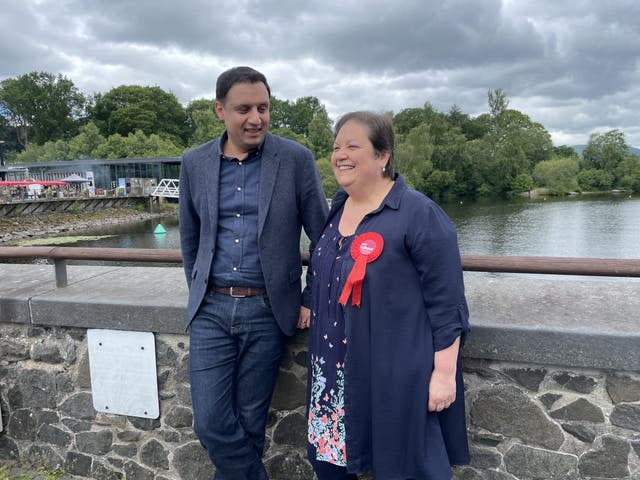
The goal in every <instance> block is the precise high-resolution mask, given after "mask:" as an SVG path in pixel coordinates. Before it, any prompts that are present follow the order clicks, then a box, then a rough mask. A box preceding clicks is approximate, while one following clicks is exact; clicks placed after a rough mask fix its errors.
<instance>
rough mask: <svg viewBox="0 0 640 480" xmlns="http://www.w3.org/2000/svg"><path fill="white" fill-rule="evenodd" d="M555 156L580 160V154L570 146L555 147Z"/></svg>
mask: <svg viewBox="0 0 640 480" xmlns="http://www.w3.org/2000/svg"><path fill="white" fill-rule="evenodd" d="M553 155H554V156H556V157H569V158H575V159H576V160H577V159H578V158H580V156H579V155H578V152H576V151H575V149H574V148H573V147H570V146H568V145H560V146H559V147H553Z"/></svg>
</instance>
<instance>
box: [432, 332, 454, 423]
mask: <svg viewBox="0 0 640 480" xmlns="http://www.w3.org/2000/svg"><path fill="white" fill-rule="evenodd" d="M459 348H460V337H457V338H456V339H455V341H454V342H453V343H452V344H451V345H449V346H448V347H447V348H445V349H443V350H439V351H437V352H436V353H435V355H434V357H433V372H431V380H429V404H428V405H427V410H428V411H430V412H441V411H442V410H444V409H445V408H449V405H451V404H452V403H453V402H454V401H455V399H456V367H457V359H458V349H459Z"/></svg>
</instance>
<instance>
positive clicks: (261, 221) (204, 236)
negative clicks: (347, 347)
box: [180, 133, 328, 335]
mask: <svg viewBox="0 0 640 480" xmlns="http://www.w3.org/2000/svg"><path fill="white" fill-rule="evenodd" d="M220 154H221V149H220V139H219V138H218V139H216V140H212V141H211V142H208V143H205V144H204V145H200V146H199V147H196V148H195V149H193V150H191V151H189V152H187V153H185V155H184V156H183V158H182V166H181V169H180V244H181V245H180V246H181V249H182V258H183V261H184V269H185V274H186V276H187V284H188V285H189V302H188V305H187V327H188V326H189V324H190V323H191V320H193V317H194V315H195V314H196V312H197V311H198V308H199V307H200V304H201V303H202V300H203V298H204V296H205V294H206V292H207V288H208V282H209V274H210V270H211V264H212V261H213V256H214V254H215V248H216V234H217V226H218V201H219V195H218V185H219V180H220ZM260 161H261V162H262V163H261V167H260V190H259V193H258V198H259V200H258V201H259V205H258V244H259V249H260V264H261V265H262V273H263V275H264V281H265V286H266V289H267V295H268V297H269V302H270V303H271V308H272V309H273V314H274V316H275V319H276V321H277V322H278V325H279V326H280V329H281V330H282V331H283V332H284V333H285V334H287V335H293V334H294V333H295V330H296V324H297V322H298V316H299V312H300V305H301V303H302V304H303V305H304V306H306V307H309V308H310V306H311V292H310V286H311V283H312V278H311V277H312V276H311V274H310V272H307V277H306V280H307V283H306V287H305V290H304V292H303V293H302V288H301V276H302V263H301V258H300V234H301V228H304V231H305V232H306V234H307V236H308V237H309V238H310V239H311V249H313V248H314V246H315V243H316V241H317V239H318V237H319V236H320V234H321V233H322V230H323V228H324V222H325V219H326V216H327V212H328V206H327V200H326V198H325V195H324V192H323V190H322V183H321V181H320V175H319V173H318V170H317V168H316V165H315V162H314V159H313V155H312V154H311V152H310V151H309V150H308V149H307V148H305V147H303V146H302V145H300V144H298V143H296V142H293V141H291V140H287V139H284V138H281V137H277V136H275V135H272V134H270V133H267V135H266V137H265V140H264V143H263V147H262V156H261V160H260Z"/></svg>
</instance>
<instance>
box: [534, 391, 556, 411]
mask: <svg viewBox="0 0 640 480" xmlns="http://www.w3.org/2000/svg"><path fill="white" fill-rule="evenodd" d="M561 398H562V395H560V394H557V393H545V394H544V395H540V396H539V397H538V400H540V401H541V402H542V404H543V405H544V406H545V407H546V408H547V410H548V409H550V408H551V407H553V404H554V403H556V402H557V401H558V400H560V399H561Z"/></svg>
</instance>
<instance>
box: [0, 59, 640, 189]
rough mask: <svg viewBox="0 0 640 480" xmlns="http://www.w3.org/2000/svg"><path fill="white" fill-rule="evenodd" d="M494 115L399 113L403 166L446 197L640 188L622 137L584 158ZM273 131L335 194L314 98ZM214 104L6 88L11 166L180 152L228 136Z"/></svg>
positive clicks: (279, 113)
mask: <svg viewBox="0 0 640 480" xmlns="http://www.w3.org/2000/svg"><path fill="white" fill-rule="evenodd" d="M487 107H488V108H487V110H488V111H487V113H483V114H481V115H478V116H475V117H472V116H471V115H469V114H467V113H465V112H463V111H462V110H461V109H460V108H459V107H458V106H457V105H453V106H452V107H451V108H450V109H449V111H448V112H439V111H437V110H436V109H435V108H433V106H432V105H431V104H430V103H425V104H424V105H423V106H422V107H420V108H405V109H403V110H401V111H400V112H398V113H393V112H388V113H387V114H388V115H389V116H390V117H391V118H392V120H393V124H394V128H395V130H396V148H395V158H396V164H397V170H398V171H399V172H400V173H402V174H403V175H404V177H405V178H406V180H407V181H408V183H409V184H410V185H412V186H413V187H415V188H416V189H418V190H420V191H422V192H424V193H425V194H427V195H429V196H431V197H432V198H436V199H447V198H454V197H466V198H474V197H479V196H490V195H498V196H509V195H513V194H518V193H520V192H526V191H528V190H531V189H533V188H540V187H543V188H546V189H547V191H548V193H550V194H558V195H562V194H566V193H569V192H574V191H609V190H611V189H614V188H617V189H624V190H627V191H630V192H640V156H638V155H634V154H633V153H631V151H630V150H629V146H628V145H627V143H626V140H625V135H624V133H623V132H621V131H619V130H611V131H608V132H605V133H597V134H592V135H591V136H590V138H589V142H588V144H587V145H586V147H585V148H584V150H583V151H582V154H581V155H579V154H578V153H577V152H576V151H575V150H574V148H572V147H570V146H567V145H562V146H554V145H553V143H552V141H551V136H550V135H549V133H548V132H547V130H546V129H545V128H544V126H543V125H541V124H540V123H536V122H534V121H532V120H531V119H530V118H529V117H528V116H527V115H526V114H524V113H522V112H520V111H518V110H514V109H510V108H509V100H508V98H507V95H506V93H505V92H504V91H503V90H501V89H496V90H489V91H488V92H487ZM270 109H271V131H272V132H273V133H275V134H277V135H281V136H284V137H287V138H291V139H294V140H297V141H298V142H300V143H302V144H303V145H306V146H307V147H309V148H310V149H311V150H312V151H313V153H314V155H315V158H316V160H317V164H318V167H319V170H320V172H321V175H322V180H323V186H324V188H325V191H326V193H327V195H328V196H331V195H332V194H333V193H334V192H335V190H336V189H337V184H336V182H335V180H334V177H333V173H332V169H331V162H330V156H331V149H332V143H333V134H332V121H331V119H330V118H329V116H328V114H327V111H326V108H325V107H324V105H322V103H321V102H320V101H319V100H318V99H317V98H316V97H313V96H307V97H302V98H299V99H297V100H294V101H292V100H283V99H278V98H275V97H272V98H271V108H270ZM223 130H224V125H223V124H222V122H220V121H219V120H218V119H217V118H216V115H215V112H214V110H213V99H196V100H193V101H191V102H189V104H188V105H187V106H186V107H185V106H183V105H182V104H180V102H179V101H178V99H177V98H176V96H175V95H174V94H173V93H171V92H166V91H164V90H163V89H161V88H160V87H157V86H139V85H121V86H119V87H115V88H113V89H111V90H109V91H108V92H106V93H95V94H93V95H91V96H85V95H83V94H82V93H81V92H80V91H78V89H77V88H76V87H75V85H74V84H73V82H72V81H71V80H69V79H68V78H66V77H64V76H62V75H60V74H58V75H54V74H51V73H48V72H31V73H28V74H24V75H20V76H18V77H15V78H8V79H5V80H3V81H2V82H0V140H2V141H4V144H3V147H4V149H3V150H4V156H5V159H6V160H7V161H9V162H43V161H52V160H76V159H85V158H97V159H109V158H127V157H159V156H180V155H182V153H183V152H184V151H185V150H187V149H189V148H192V147H194V146H196V145H199V144H201V143H204V142H206V141H208V140H211V139H212V138H215V137H216V136H218V135H220V134H221V133H222V131H223Z"/></svg>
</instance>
